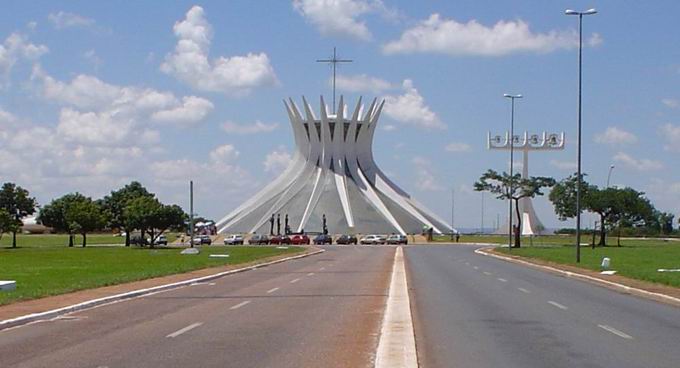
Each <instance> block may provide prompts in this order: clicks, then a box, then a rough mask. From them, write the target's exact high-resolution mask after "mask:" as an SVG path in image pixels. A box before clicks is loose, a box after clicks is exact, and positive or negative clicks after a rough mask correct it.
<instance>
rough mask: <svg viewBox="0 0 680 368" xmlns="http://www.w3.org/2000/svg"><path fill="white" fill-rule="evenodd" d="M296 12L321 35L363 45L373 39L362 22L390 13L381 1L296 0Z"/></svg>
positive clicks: (294, 2) (294, 7)
mask: <svg viewBox="0 0 680 368" xmlns="http://www.w3.org/2000/svg"><path fill="white" fill-rule="evenodd" d="M293 9H295V11H297V12H298V13H300V15H302V16H303V17H304V18H305V19H306V20H307V21H308V22H310V23H311V24H313V25H314V26H315V27H316V28H317V29H318V30H319V32H321V34H324V35H340V36H348V37H351V38H354V39H357V40H362V41H368V40H370V39H371V38H372V37H373V36H372V34H371V31H369V30H368V27H367V26H366V22H365V21H363V20H359V18H360V17H361V16H363V15H366V14H369V13H382V14H384V15H388V13H389V10H387V8H386V7H385V5H384V4H383V3H382V1H380V0H293Z"/></svg>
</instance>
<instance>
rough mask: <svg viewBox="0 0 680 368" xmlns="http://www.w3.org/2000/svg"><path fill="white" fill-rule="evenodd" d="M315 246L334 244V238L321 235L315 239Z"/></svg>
mask: <svg viewBox="0 0 680 368" xmlns="http://www.w3.org/2000/svg"><path fill="white" fill-rule="evenodd" d="M314 244H317V245H322V244H333V238H332V237H331V236H330V235H327V234H319V235H317V236H316V237H315V238H314Z"/></svg>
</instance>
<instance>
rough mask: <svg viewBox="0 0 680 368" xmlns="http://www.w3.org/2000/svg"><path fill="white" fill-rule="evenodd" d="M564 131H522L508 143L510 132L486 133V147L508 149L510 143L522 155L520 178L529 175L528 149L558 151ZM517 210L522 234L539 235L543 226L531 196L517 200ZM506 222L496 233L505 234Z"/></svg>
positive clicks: (562, 145)
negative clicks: (519, 214) (533, 132)
mask: <svg viewBox="0 0 680 368" xmlns="http://www.w3.org/2000/svg"><path fill="white" fill-rule="evenodd" d="M564 142H565V140H564V132H562V133H559V134H558V133H546V132H543V133H542V134H540V135H539V134H531V135H529V133H528V132H524V134H523V135H521V136H520V135H515V136H514V137H512V143H510V133H509V132H505V137H502V136H500V135H496V136H493V137H492V136H491V132H489V133H487V148H488V149H490V150H504V151H507V150H510V145H511V144H512V147H513V149H514V150H516V151H520V152H522V153H523V155H522V178H528V177H529V151H558V150H563V149H564ZM519 212H520V213H521V214H522V235H540V234H542V233H543V232H544V230H545V227H544V226H543V224H542V223H541V220H539V219H538V216H537V215H536V211H534V205H533V204H532V202H531V198H522V199H520V200H519ZM507 229H508V224H507V222H506V224H505V226H501V227H499V228H498V230H497V231H496V233H498V234H507Z"/></svg>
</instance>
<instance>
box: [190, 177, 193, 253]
mask: <svg viewBox="0 0 680 368" xmlns="http://www.w3.org/2000/svg"><path fill="white" fill-rule="evenodd" d="M189 244H191V247H192V248H193V247H194V181H193V180H191V181H189Z"/></svg>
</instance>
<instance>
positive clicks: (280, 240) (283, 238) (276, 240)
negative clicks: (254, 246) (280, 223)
mask: <svg viewBox="0 0 680 368" xmlns="http://www.w3.org/2000/svg"><path fill="white" fill-rule="evenodd" d="M290 243H291V239H290V237H288V236H287V235H274V236H272V237H271V238H269V244H279V245H280V244H290Z"/></svg>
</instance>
